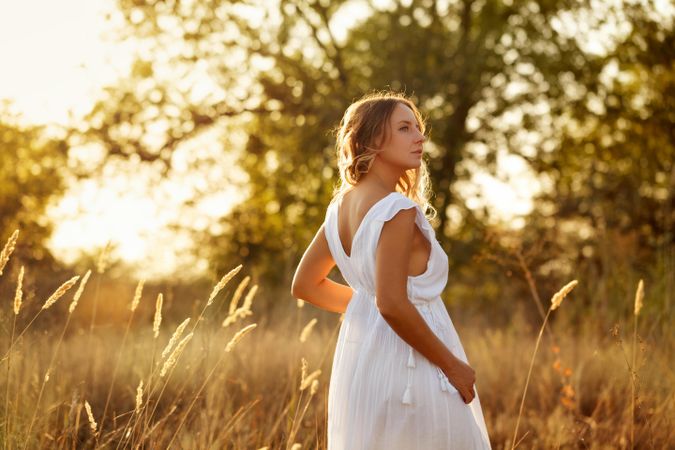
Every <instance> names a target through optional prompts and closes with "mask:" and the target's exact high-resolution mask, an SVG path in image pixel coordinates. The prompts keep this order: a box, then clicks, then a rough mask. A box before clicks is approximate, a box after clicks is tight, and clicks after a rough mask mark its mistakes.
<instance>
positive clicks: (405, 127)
mask: <svg viewBox="0 0 675 450" xmlns="http://www.w3.org/2000/svg"><path fill="white" fill-rule="evenodd" d="M400 129H401V130H407V129H408V126H407V125H406V126H404V127H401V128H400Z"/></svg>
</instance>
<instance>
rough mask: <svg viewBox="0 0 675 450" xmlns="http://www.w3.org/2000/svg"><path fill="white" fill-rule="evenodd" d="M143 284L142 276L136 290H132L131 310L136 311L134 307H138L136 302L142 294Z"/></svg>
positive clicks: (138, 301)
mask: <svg viewBox="0 0 675 450" xmlns="http://www.w3.org/2000/svg"><path fill="white" fill-rule="evenodd" d="M144 285H145V279H144V278H142V279H141V280H140V281H139V282H138V285H137V286H136V292H134V298H133V300H132V301H131V310H132V311H136V308H138V304H139V303H140V301H141V295H142V294H143V286H144Z"/></svg>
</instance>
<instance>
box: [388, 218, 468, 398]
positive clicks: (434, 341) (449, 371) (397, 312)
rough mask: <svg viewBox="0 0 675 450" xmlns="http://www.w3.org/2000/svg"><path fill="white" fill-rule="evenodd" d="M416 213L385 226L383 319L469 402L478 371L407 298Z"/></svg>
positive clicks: (395, 219)
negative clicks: (428, 323) (475, 370)
mask: <svg viewBox="0 0 675 450" xmlns="http://www.w3.org/2000/svg"><path fill="white" fill-rule="evenodd" d="M415 214H416V211H415V209H414V208H412V209H404V210H401V211H399V212H398V213H397V214H396V215H395V216H394V217H393V218H392V219H391V220H389V221H387V222H385V223H384V225H383V227H382V231H381V234H380V240H379V242H378V245H377V250H376V252H375V291H376V292H375V297H376V304H377V308H378V310H379V311H380V314H381V315H382V318H383V319H384V320H385V321H386V322H387V323H388V324H389V326H390V327H391V328H392V330H394V332H395V333H396V334H398V335H399V336H400V337H401V339H403V340H404V341H405V342H407V343H408V344H409V345H410V346H412V347H413V348H414V349H415V350H417V351H418V352H420V353H421V354H422V355H424V356H425V357H426V358H427V359H428V360H429V361H431V362H432V363H433V364H435V365H436V366H438V367H440V368H441V370H443V372H444V373H445V374H446V375H447V377H448V380H449V381H450V382H451V383H452V384H453V385H454V386H455V387H456V388H457V390H458V391H459V393H460V395H461V396H462V397H463V399H464V401H465V402H466V403H469V402H470V401H471V400H472V399H473V397H474V394H473V392H472V390H471V387H472V386H473V384H474V382H475V372H474V370H473V369H472V368H471V367H469V366H468V365H467V364H466V363H464V362H463V361H462V360H460V359H459V358H457V357H456V356H455V355H454V354H453V353H452V352H451V351H450V349H448V348H447V347H446V346H445V344H444V343H443V342H442V341H441V340H440V339H439V338H438V337H437V336H436V335H435V334H434V332H433V331H432V330H431V328H429V326H428V325H427V323H426V321H425V320H424V318H423V317H422V316H421V314H420V313H419V311H418V310H417V308H416V307H415V305H413V304H412V303H411V302H410V301H409V299H408V289H407V288H408V286H407V283H408V262H409V261H410V253H411V248H412V241H413V232H414V227H416V226H417V225H415Z"/></svg>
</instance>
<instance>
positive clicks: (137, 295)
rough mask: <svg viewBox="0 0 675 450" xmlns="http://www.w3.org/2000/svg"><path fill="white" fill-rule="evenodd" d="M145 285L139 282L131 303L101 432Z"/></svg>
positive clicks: (99, 427)
mask: <svg viewBox="0 0 675 450" xmlns="http://www.w3.org/2000/svg"><path fill="white" fill-rule="evenodd" d="M144 283H145V281H144V280H141V281H139V283H138V287H137V288H136V293H135V294H134V298H133V300H132V302H131V307H130V309H131V313H130V314H129V319H128V320H127V326H126V327H125V328H124V335H123V337H122V344H121V345H120V350H119V352H118V353H117V360H116V361H115V366H114V368H113V372H112V377H111V380H110V386H109V387H108V395H107V396H106V400H105V407H104V408H103V414H102V415H101V423H100V424H99V425H98V429H99V432H102V431H103V424H104V423H105V416H106V413H107V412H108V405H109V404H110V398H111V397H112V391H113V387H114V386H115V378H116V377H117V370H118V369H119V366H120V360H121V359H122V355H123V353H124V346H125V344H126V342H127V336H129V329H130V328H131V322H132V321H133V319H134V315H135V313H136V306H138V301H139V300H140V297H141V295H142V290H143V284H144Z"/></svg>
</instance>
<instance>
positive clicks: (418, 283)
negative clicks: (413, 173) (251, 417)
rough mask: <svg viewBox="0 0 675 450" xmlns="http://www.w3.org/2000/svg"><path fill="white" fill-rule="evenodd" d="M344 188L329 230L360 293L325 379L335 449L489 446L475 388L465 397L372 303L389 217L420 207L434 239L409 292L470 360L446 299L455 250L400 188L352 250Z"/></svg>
mask: <svg viewBox="0 0 675 450" xmlns="http://www.w3.org/2000/svg"><path fill="white" fill-rule="evenodd" d="M338 202H339V200H338V198H335V199H333V201H332V202H331V203H330V205H329V206H328V208H327V210H326V217H325V222H324V230H325V234H326V238H327V240H328V246H329V248H330V251H331V254H332V255H333V259H334V260H335V262H336V264H337V266H338V269H339V270H340V272H341V273H342V276H343V277H344V279H345V281H346V282H347V283H348V284H349V286H351V287H352V289H354V295H353V296H352V298H351V301H350V302H349V304H348V306H347V309H346V311H345V313H344V316H343V320H342V324H341V326H340V332H339V334H338V339H337V345H336V349H335V356H334V358H333V367H332V374H331V378H330V385H329V388H328V450H450V449H452V450H473V449H481V450H483V449H490V448H491V447H490V440H489V438H488V433H487V428H486V426H485V420H484V418H483V412H482V409H481V406H480V400H479V398H478V392H477V391H476V390H475V386H474V390H475V392H476V396H475V397H474V399H473V400H472V401H471V403H469V404H466V403H464V401H463V400H462V397H461V395H460V394H459V392H458V391H457V389H455V387H454V386H452V385H451V384H450V382H449V381H448V379H447V377H446V376H445V374H444V373H443V372H442V370H441V369H440V368H439V367H438V366H436V365H434V364H432V363H431V362H430V361H429V360H428V359H427V358H425V357H424V356H422V355H421V354H420V353H419V352H417V351H416V350H415V349H413V348H412V347H411V346H410V345H408V344H407V343H406V342H405V341H404V340H403V339H402V338H401V337H400V336H399V335H398V334H396V332H394V330H393V329H392V328H391V327H390V326H389V324H388V323H387V322H386V321H385V320H384V319H383V318H382V316H381V315H380V313H379V311H378V309H377V307H376V303H375V249H376V246H377V243H378V241H379V237H380V233H381V231H382V226H383V224H384V222H386V221H387V220H390V219H391V218H392V217H394V215H395V214H396V213H397V212H398V211H400V210H402V209H409V208H416V210H417V216H416V218H415V222H416V223H417V226H418V227H419V228H420V230H421V231H422V233H423V234H424V236H425V237H426V238H427V239H428V240H429V241H430V242H431V244H432V245H431V256H430V257H429V261H428V263H427V268H426V271H425V272H424V273H422V274H421V275H418V276H409V277H408V286H407V291H408V299H409V300H410V301H411V302H412V303H413V304H414V305H415V306H416V308H417V310H418V311H419V312H420V314H421V315H422V317H423V318H424V320H425V321H426V323H427V324H428V325H429V327H430V328H431V330H432V331H433V332H434V334H435V335H436V336H437V337H438V338H439V339H440V340H441V341H442V342H443V343H444V344H445V345H446V346H447V347H448V348H449V349H450V351H451V352H452V353H453V354H454V355H455V356H456V357H457V358H459V359H461V360H462V361H464V362H466V363H467V364H468V360H467V358H466V354H465V353H464V348H463V347H462V344H461V342H460V340H459V336H458V335H457V332H456V331H455V327H454V325H453V323H452V320H450V316H449V315H448V312H447V310H446V308H445V305H444V304H443V301H442V300H441V297H440V294H441V292H442V291H443V288H444V287H445V285H446V283H447V281H448V257H447V255H446V254H445V252H444V251H443V248H442V247H441V246H440V244H439V243H438V241H437V240H436V235H435V232H434V230H433V228H432V227H431V225H430V224H429V222H428V220H427V219H426V217H425V216H424V213H423V211H422V209H421V207H420V206H419V205H418V204H417V203H416V202H414V201H413V200H411V199H409V198H408V197H406V196H405V195H403V194H401V193H399V192H392V193H390V194H388V195H387V196H385V197H383V198H382V199H380V200H379V201H377V202H376V203H375V204H374V205H373V206H372V207H371V209H370V210H368V212H367V213H366V215H365V216H364V218H363V220H362V221H361V224H360V225H359V227H358V229H357V230H356V233H355V234H354V238H353V241H352V250H351V255H349V256H347V254H346V252H345V251H344V247H343V246H342V243H341V242H340V238H339V235H338V225H337V224H338V221H337V217H338V206H339V205H338Z"/></svg>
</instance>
